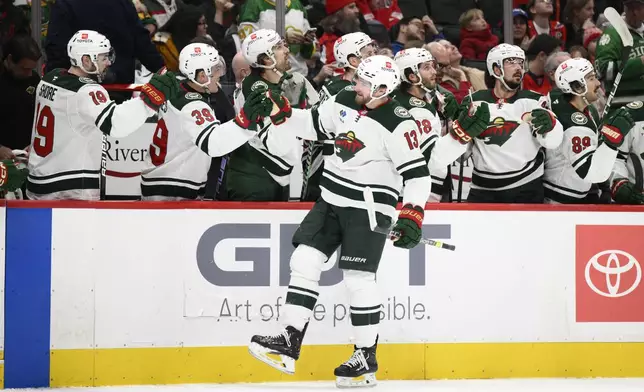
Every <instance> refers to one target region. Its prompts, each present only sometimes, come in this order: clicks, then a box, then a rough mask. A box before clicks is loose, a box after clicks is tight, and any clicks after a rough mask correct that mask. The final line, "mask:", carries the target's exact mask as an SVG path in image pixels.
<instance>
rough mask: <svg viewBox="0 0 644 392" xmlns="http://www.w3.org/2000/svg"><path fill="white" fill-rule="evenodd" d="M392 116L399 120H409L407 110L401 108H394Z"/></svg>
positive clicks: (409, 116)
mask: <svg viewBox="0 0 644 392" xmlns="http://www.w3.org/2000/svg"><path fill="white" fill-rule="evenodd" d="M394 114H395V115H396V116H398V117H400V118H411V115H410V114H409V112H408V111H407V109H405V108H404V107H402V106H396V108H395V109H394Z"/></svg>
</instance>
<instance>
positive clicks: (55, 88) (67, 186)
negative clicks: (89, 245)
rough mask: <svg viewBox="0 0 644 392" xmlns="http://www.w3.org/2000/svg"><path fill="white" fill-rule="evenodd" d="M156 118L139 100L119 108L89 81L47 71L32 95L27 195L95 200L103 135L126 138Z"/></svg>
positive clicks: (31, 196) (153, 111)
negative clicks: (32, 108)
mask: <svg viewBox="0 0 644 392" xmlns="http://www.w3.org/2000/svg"><path fill="white" fill-rule="evenodd" d="M155 113H156V111H155V110H152V109H150V108H149V107H148V106H147V105H146V104H145V103H144V102H143V100H141V99H140V98H133V99H130V100H128V101H126V102H123V103H122V104H120V105H117V104H116V103H115V102H114V101H111V100H110V98H109V95H108V93H107V91H106V90H105V89H104V88H103V87H102V86H101V85H99V84H97V83H96V82H95V81H94V80H92V79H89V78H83V77H78V76H76V75H72V74H70V73H68V72H67V71H66V70H63V69H56V70H53V71H51V72H49V73H48V74H47V75H45V77H44V78H43V79H42V81H41V82H40V83H39V84H38V87H37V92H36V112H35V115H34V126H33V130H32V143H31V154H30V155H29V177H28V179H27V196H28V197H29V198H30V199H34V200H38V199H40V200H55V199H79V200H98V199H99V197H100V194H99V186H100V184H99V178H100V177H99V170H100V166H101V138H102V136H101V132H102V133H104V134H106V135H110V136H113V137H116V138H119V137H125V136H127V135H129V134H130V133H132V132H134V131H136V130H137V129H139V128H140V127H141V126H142V125H143V124H144V123H145V120H146V119H147V118H148V117H150V116H152V115H154V114H155Z"/></svg>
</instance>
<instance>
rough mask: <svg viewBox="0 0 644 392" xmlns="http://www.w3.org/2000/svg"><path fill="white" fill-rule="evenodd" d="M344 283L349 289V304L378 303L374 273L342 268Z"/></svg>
mask: <svg viewBox="0 0 644 392" xmlns="http://www.w3.org/2000/svg"><path fill="white" fill-rule="evenodd" d="M342 272H343V274H344V284H345V285H346V287H347V289H348V290H349V297H350V299H351V300H350V304H351V306H371V305H375V304H379V303H380V301H379V298H378V293H377V291H378V286H377V285H376V274H375V273H373V272H365V271H352V270H343V271H342Z"/></svg>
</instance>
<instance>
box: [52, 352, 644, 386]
mask: <svg viewBox="0 0 644 392" xmlns="http://www.w3.org/2000/svg"><path fill="white" fill-rule="evenodd" d="M352 350H353V346H350V345H317V346H304V347H303V348H302V354H301V356H300V360H299V361H298V362H297V363H296V374H295V375H294V376H288V375H285V374H282V373H280V372H278V371H276V370H274V369H273V368H271V367H269V366H268V365H265V364H264V363H261V362H259V361H258V360H256V359H254V358H253V357H251V355H250V354H249V353H248V349H247V347H242V346H237V347H175V348H171V347H169V348H122V349H97V350H53V351H52V352H51V365H50V376H51V387H73V386H105V385H141V384H186V383H236V382H266V381H314V380H332V379H334V376H333V369H334V368H335V367H336V366H338V365H339V364H340V363H342V362H343V361H345V360H347V359H348V358H349V356H350V355H351V353H352ZM642 358H644V343H431V344H421V343H416V344H381V345H379V346H378V365H379V371H378V378H379V379H381V380H386V379H394V380H423V379H463V378H515V377H526V378H527V377H644V361H642Z"/></svg>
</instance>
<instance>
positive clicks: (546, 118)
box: [530, 108, 557, 135]
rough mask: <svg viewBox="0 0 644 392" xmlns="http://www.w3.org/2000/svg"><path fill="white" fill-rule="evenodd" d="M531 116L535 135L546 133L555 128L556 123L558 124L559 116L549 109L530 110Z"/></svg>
mask: <svg viewBox="0 0 644 392" xmlns="http://www.w3.org/2000/svg"><path fill="white" fill-rule="evenodd" d="M530 117H531V118H530V128H531V129H532V134H533V135H535V134H539V135H543V134H546V133H548V132H550V131H552V130H553V129H555V125H557V118H556V117H555V115H554V114H552V112H551V111H550V110H547V109H541V108H539V109H534V110H532V111H531V112H530Z"/></svg>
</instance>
